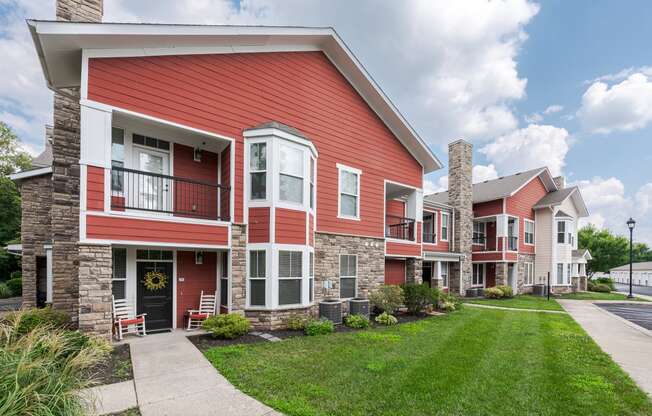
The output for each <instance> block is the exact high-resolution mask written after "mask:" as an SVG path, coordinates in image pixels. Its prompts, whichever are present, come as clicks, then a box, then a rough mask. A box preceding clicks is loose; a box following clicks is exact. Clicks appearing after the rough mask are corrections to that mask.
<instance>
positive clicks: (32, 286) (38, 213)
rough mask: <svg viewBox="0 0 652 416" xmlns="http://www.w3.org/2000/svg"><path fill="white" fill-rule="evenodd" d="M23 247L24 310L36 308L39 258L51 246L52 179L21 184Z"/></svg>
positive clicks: (29, 180)
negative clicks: (45, 246)
mask: <svg viewBox="0 0 652 416" xmlns="http://www.w3.org/2000/svg"><path fill="white" fill-rule="evenodd" d="M20 195H21V208H22V217H21V218H22V219H21V234H20V238H21V244H22V246H23V256H22V258H21V261H22V269H23V306H24V307H26V308H32V307H35V306H36V287H37V286H36V273H37V270H36V257H37V256H44V257H45V254H46V253H45V249H44V248H43V246H44V245H45V244H49V243H50V240H51V238H52V237H51V235H50V206H51V204H52V178H51V175H49V174H48V175H43V176H37V177H34V178H28V179H25V180H23V181H22V182H21V184H20Z"/></svg>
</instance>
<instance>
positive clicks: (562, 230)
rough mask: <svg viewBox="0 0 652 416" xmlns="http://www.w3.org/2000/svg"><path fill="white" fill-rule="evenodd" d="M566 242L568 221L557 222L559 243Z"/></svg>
mask: <svg viewBox="0 0 652 416" xmlns="http://www.w3.org/2000/svg"><path fill="white" fill-rule="evenodd" d="M565 242H566V221H557V243H559V244H564V243H565Z"/></svg>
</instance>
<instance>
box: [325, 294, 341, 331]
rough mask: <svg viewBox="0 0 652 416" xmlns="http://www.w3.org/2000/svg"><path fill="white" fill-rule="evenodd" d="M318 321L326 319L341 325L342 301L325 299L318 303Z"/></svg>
mask: <svg viewBox="0 0 652 416" xmlns="http://www.w3.org/2000/svg"><path fill="white" fill-rule="evenodd" d="M319 319H328V320H329V321H331V322H333V323H334V324H337V325H339V324H341V323H342V301H341V300H339V299H325V300H322V301H321V302H319Z"/></svg>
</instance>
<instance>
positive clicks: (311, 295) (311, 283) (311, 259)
mask: <svg viewBox="0 0 652 416" xmlns="http://www.w3.org/2000/svg"><path fill="white" fill-rule="evenodd" d="M314 302H315V252H314V251H310V252H309V253H308V303H309V304H313V303H314Z"/></svg>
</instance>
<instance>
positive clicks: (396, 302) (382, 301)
mask: <svg viewBox="0 0 652 416" xmlns="http://www.w3.org/2000/svg"><path fill="white" fill-rule="evenodd" d="M369 302H370V303H371V305H373V306H374V307H375V308H377V309H379V310H380V311H381V312H387V313H388V314H390V315H391V314H393V313H394V312H395V311H396V310H397V309H398V308H399V307H400V306H401V305H403V302H404V298H403V289H401V287H400V286H396V285H380V287H378V289H376V291H374V292H372V293H371V295H369Z"/></svg>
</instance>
